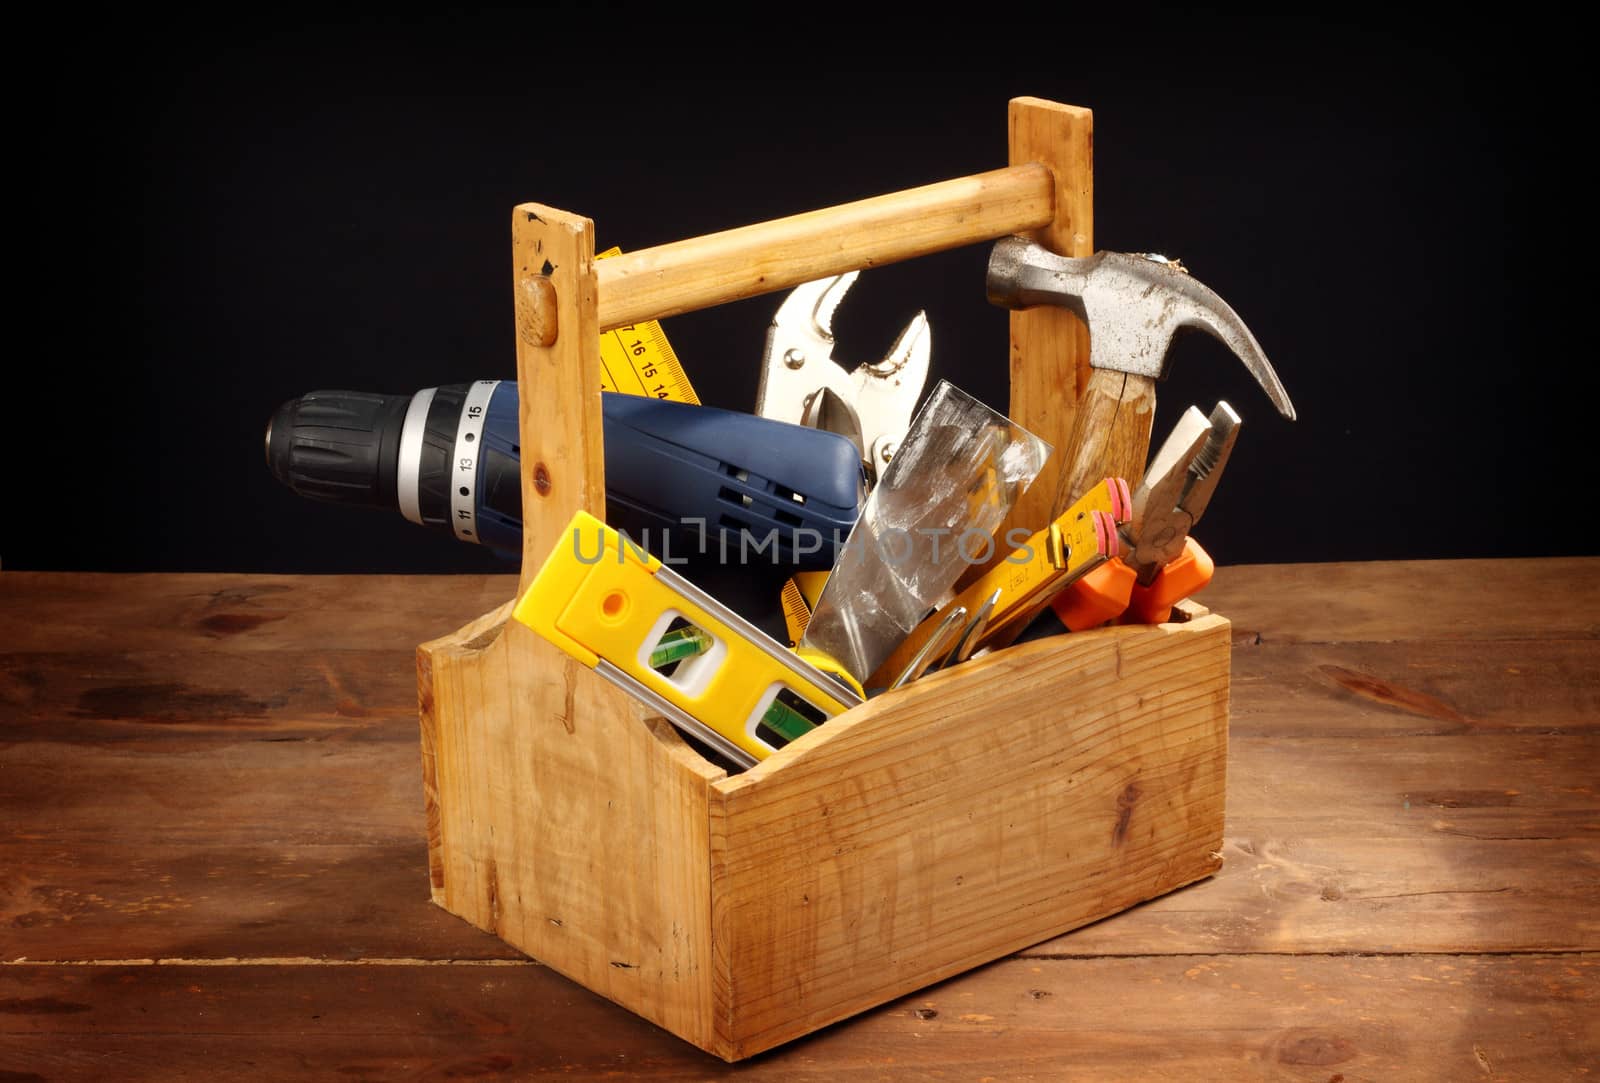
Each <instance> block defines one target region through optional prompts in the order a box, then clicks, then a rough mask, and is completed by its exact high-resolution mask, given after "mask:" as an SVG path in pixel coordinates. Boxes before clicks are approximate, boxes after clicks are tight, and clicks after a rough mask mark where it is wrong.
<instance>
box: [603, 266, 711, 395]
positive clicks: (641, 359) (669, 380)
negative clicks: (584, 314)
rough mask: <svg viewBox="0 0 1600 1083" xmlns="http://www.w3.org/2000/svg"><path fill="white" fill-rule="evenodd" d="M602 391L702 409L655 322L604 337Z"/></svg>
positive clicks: (618, 330) (639, 324) (640, 324)
mask: <svg viewBox="0 0 1600 1083" xmlns="http://www.w3.org/2000/svg"><path fill="white" fill-rule="evenodd" d="M621 251H622V249H620V248H608V249H606V250H605V251H604V252H601V253H600V254H598V255H597V256H595V258H596V259H605V258H607V257H608V256H615V255H617V254H618V253H620V252H621ZM600 390H602V391H620V392H622V393H623V394H624V395H638V396H641V397H642V398H647V399H668V400H670V401H672V402H687V403H690V404H692V405H694V406H699V405H700V396H699V395H696V394H695V393H694V386H693V385H692V384H690V383H689V375H688V373H686V372H684V371H683V363H682V362H681V361H679V360H678V355H677V354H676V353H674V352H673V349H672V343H670V342H668V341H667V336H666V335H665V334H664V333H663V332H662V330H661V324H659V323H658V322H656V321H655V320H645V321H644V322H643V323H630V324H629V325H628V326H626V327H618V328H617V329H616V330H614V331H604V332H602V333H601V335H600Z"/></svg>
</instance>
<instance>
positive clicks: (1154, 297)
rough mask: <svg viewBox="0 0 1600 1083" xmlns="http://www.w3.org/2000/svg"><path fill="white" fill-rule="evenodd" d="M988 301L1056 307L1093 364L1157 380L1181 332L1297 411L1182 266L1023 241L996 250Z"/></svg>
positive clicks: (1223, 306) (1241, 328) (1247, 340)
mask: <svg viewBox="0 0 1600 1083" xmlns="http://www.w3.org/2000/svg"><path fill="white" fill-rule="evenodd" d="M988 292H989V301H990V302H991V303H992V304H996V305H999V306H1000V307H1001V308H1032V307H1033V306H1035V305H1056V306H1058V307H1061V308H1066V309H1070V310H1071V311H1073V312H1076V313H1077V314H1078V316H1079V317H1080V318H1081V319H1082V320H1083V322H1084V323H1085V324H1087V325H1088V327H1089V364H1090V365H1092V366H1093V367H1095V368H1097V369H1114V370H1116V371H1118V372H1127V373H1132V374H1135V375H1138V376H1145V377H1148V378H1150V379H1152V380H1158V379H1160V378H1161V377H1162V376H1163V375H1164V374H1165V371H1166V361H1167V350H1168V348H1169V347H1170V346H1171V345H1172V336H1173V334H1174V333H1175V332H1176V331H1177V330H1178V328H1180V327H1198V328H1201V329H1202V330H1204V331H1206V332H1207V333H1209V334H1210V335H1212V336H1213V337H1214V338H1216V339H1218V340H1220V341H1221V342H1222V343H1223V344H1224V345H1226V346H1227V347H1228V348H1229V349H1230V350H1232V351H1233V352H1234V355H1235V356H1236V357H1238V358H1239V360H1241V361H1243V362H1244V366H1245V368H1247V369H1249V370H1250V372H1251V374H1252V375H1254V376H1255V378H1256V382H1258V383H1259V384H1260V385H1261V386H1262V388H1263V389H1264V390H1265V391H1266V393H1267V397H1268V398H1269V399H1271V400H1272V404H1273V405H1274V406H1276V407H1277V408H1278V412H1279V413H1280V414H1282V415H1283V416H1284V417H1286V418H1289V419H1290V420H1291V421H1292V420H1293V419H1294V416H1295V413H1294V404H1293V403H1291V402H1290V401H1289V393H1288V392H1287V391H1285V390H1284V389H1283V384H1281V383H1279V382H1278V374H1277V373H1275V372H1273V371H1272V365H1271V363H1270V362H1268V361H1267V355H1266V354H1265V353H1264V352H1262V349H1261V345H1260V344H1259V343H1258V342H1256V337H1255V336H1254V335H1252V334H1251V333H1250V329H1249V328H1248V327H1246V326H1245V324H1244V321H1243V320H1241V319H1240V318H1239V315H1238V313H1236V312H1234V310H1233V309H1231V308H1229V307H1228V303H1227V302H1226V301H1224V300H1223V299H1222V298H1221V297H1218V296H1217V295H1216V294H1215V293H1213V292H1212V291H1211V290H1210V289H1208V288H1207V287H1206V286H1205V285H1204V284H1203V283H1201V282H1199V281H1197V280H1196V279H1194V278H1193V277H1192V276H1190V274H1189V273H1188V272H1187V271H1185V270H1184V269H1183V267H1182V266H1181V265H1179V264H1177V263H1170V262H1167V261H1166V260H1163V259H1161V258H1160V257H1152V256H1141V255H1129V254H1127V253H1124V252H1096V253H1095V254H1094V255H1092V256H1089V257H1087V258H1086V259H1072V258H1069V257H1067V256H1058V255H1056V254H1055V253H1054V252H1051V251H1050V250H1049V249H1047V248H1043V247H1041V246H1040V245H1038V244H1035V243H1034V242H1032V241H1029V240H1027V239H1026V238H1023V237H1007V238H1005V239H1003V240H1001V241H998V242H996V243H995V246H994V250H993V252H992V253H991V254H990V256H989V274H988Z"/></svg>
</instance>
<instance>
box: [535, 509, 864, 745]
mask: <svg viewBox="0 0 1600 1083" xmlns="http://www.w3.org/2000/svg"><path fill="white" fill-rule="evenodd" d="M513 616H515V617H516V619H517V620H519V621H521V622H522V623H523V624H526V625H527V626H528V627H530V628H532V629H533V630H534V631H536V632H538V633H539V634H540V635H542V636H544V638H546V639H548V640H549V641H550V642H552V643H554V644H555V645H556V646H558V647H560V648H561V649H562V650H564V651H566V652H567V653H568V654H570V655H571V656H572V657H574V658H576V659H577V660H578V661H580V662H582V663H583V664H584V665H586V666H588V667H590V668H591V669H593V670H594V671H595V672H597V673H599V674H600V675H601V676H602V677H605V678H606V679H607V680H609V681H611V682H612V683H613V684H615V685H617V686H618V687H620V688H622V689H624V690H625V691H628V692H630V693H632V694H633V695H635V696H637V697H638V698H639V699H641V700H643V701H644V702H645V703H646V704H647V705H649V706H650V707H651V708H652V709H653V710H656V711H659V712H661V714H662V715H663V716H665V717H666V718H667V719H668V720H669V721H671V722H673V723H674V724H675V725H677V726H679V727H681V728H682V729H684V730H686V731H688V732H689V733H691V734H693V735H694V736H695V737H697V738H699V739H700V740H701V741H703V742H704V743H705V744H707V745H709V746H710V747H712V748H714V749H715V750H717V751H718V752H720V753H721V754H722V755H724V756H726V757H727V758H728V759H729V760H730V761H732V762H733V763H735V764H737V765H739V766H741V767H753V766H754V765H755V764H756V763H757V762H758V761H759V760H761V759H764V758H765V757H766V756H768V755H770V754H771V753H772V752H774V751H776V750H777V749H779V748H782V747H783V746H784V745H786V744H788V743H789V742H790V741H792V740H794V739H795V738H796V737H799V736H801V735H802V734H804V733H808V732H810V731H811V730H813V729H815V728H816V727H817V726H819V725H821V724H822V723H823V722H825V721H826V720H827V719H829V718H832V717H834V716H835V715H838V714H842V713H843V712H845V711H847V710H849V709H850V708H851V707H854V706H856V705H857V704H859V703H860V702H861V696H860V695H859V694H857V692H856V691H854V690H852V689H849V688H846V687H845V686H844V685H842V684H841V683H839V681H838V680H836V679H834V678H832V677H830V676H829V675H828V674H826V673H824V672H823V671H822V670H820V669H818V668H816V667H815V666H813V665H811V664H810V663H809V662H807V661H806V660H805V659H803V658H801V657H800V656H799V655H797V654H795V653H793V652H792V651H789V650H786V649H785V648H784V647H783V646H781V645H780V644H779V643H777V642H776V641H775V640H773V639H772V638H770V637H769V636H767V635H765V634H764V633H763V632H762V631H761V630H760V629H758V628H756V627H755V626H754V625H753V624H750V623H749V622H748V621H746V620H745V619H744V618H743V617H741V616H739V615H738V614H737V613H735V612H734V611H733V610H731V609H729V608H728V607H727V606H725V605H723V604H722V603H720V602H718V601H717V600H716V599H715V598H713V597H711V596H710V595H709V594H707V593H706V592H705V591H703V590H701V589H700V588H699V587H697V586H695V585H694V584H693V583H691V582H689V581H688V580H687V579H684V578H683V577H682V576H680V575H678V574H677V573H676V572H674V571H672V569H670V568H667V567H665V566H664V565H663V564H662V563H661V561H659V560H657V559H656V558H655V557H653V556H651V555H650V554H648V553H646V552H644V551H643V550H642V549H640V548H639V547H638V546H636V545H634V544H633V543H632V542H631V541H629V540H628V539H626V538H624V537H623V536H622V535H620V534H619V533H618V532H617V531H615V530H613V529H611V528H610V527H608V526H606V525H605V524H604V523H602V522H601V521H600V520H599V519H596V518H595V517H594V516H592V515H590V514H588V513H587V512H581V511H580V512H578V513H577V514H576V515H574V516H573V517H572V521H571V522H570V523H569V524H568V525H567V529H566V530H565V531H564V532H563V535H562V538H561V540H560V541H559V542H557V543H556V547H555V549H554V550H553V551H552V552H551V553H550V555H549V557H548V558H547V559H546V560H545V562H544V565H543V566H542V567H541V568H540V569H539V573H538V574H537V575H536V576H534V579H533V582H532V583H531V584H530V585H529V587H528V590H527V592H526V593H525V594H523V596H522V598H521V600H519V601H518V602H517V605H516V608H515V610H514V611H513Z"/></svg>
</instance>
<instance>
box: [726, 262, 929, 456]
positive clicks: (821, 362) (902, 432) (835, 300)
mask: <svg viewBox="0 0 1600 1083" xmlns="http://www.w3.org/2000/svg"><path fill="white" fill-rule="evenodd" d="M859 274H860V272H859V271H851V272H849V273H847V274H842V275H834V276H833V277H832V278H821V279H817V280H816V281H814V282H807V283H805V284H804V285H801V286H797V287H796V288H795V289H793V290H792V291H790V293H789V296H788V297H787V298H786V299H785V300H784V302H783V304H782V305H780V306H779V307H778V311H777V314H776V315H774V316H773V318H772V326H771V328H770V329H769V330H768V331H767V347H766V353H765V356H764V359H763V364H762V368H761V384H760V386H759V388H758V389H757V391H756V409H755V412H756V413H757V414H760V415H761V416H762V417H768V418H773V419H774V420H777V421H788V422H792V423H794V424H798V425H808V426H810V427H812V428H816V429H826V430H828V431H830V432H836V433H840V434H841V435H844V436H847V437H849V438H850V439H851V440H852V441H853V442H854V443H855V445H856V447H857V448H858V449H860V451H861V459H862V462H863V463H864V464H865V465H866V468H867V479H868V482H869V483H871V484H876V482H877V480H878V478H879V477H881V476H882V474H883V472H884V470H885V469H886V468H887V467H888V464H889V462H890V461H891V460H892V459H893V458H894V454H895V452H896V451H897V450H898V449H899V446H900V444H901V443H902V442H903V441H904V440H905V436H906V429H907V427H908V426H909V425H910V423H911V415H912V413H913V412H914V411H915V410H916V407H917V400H918V399H919V398H920V397H921V396H922V388H923V385H924V384H925V383H926V382H927V379H928V358H929V353H930V349H931V337H932V334H931V332H930V331H929V329H928V317H927V315H926V314H925V313H921V312H919V313H917V315H916V316H915V317H913V318H912V320H911V322H910V323H908V324H907V325H906V327H905V329H904V330H902V331H901V332H900V337H899V338H898V339H896V340H895V343H894V345H893V346H892V347H890V349H889V352H888V353H887V354H886V355H885V356H884V358H883V360H881V361H877V362H868V363H865V364H861V365H858V366H856V367H855V368H854V369H853V370H850V371H848V372H847V371H846V370H845V369H844V367H843V366H841V365H840V364H839V363H838V362H837V361H835V360H834V358H833V349H834V338H833V313H834V310H835V309H836V308H838V307H839V302H840V300H842V299H843V297H844V295H845V294H846V293H847V292H849V290H850V287H851V286H852V285H853V284H854V283H855V280H856V277H857V276H858V275H859Z"/></svg>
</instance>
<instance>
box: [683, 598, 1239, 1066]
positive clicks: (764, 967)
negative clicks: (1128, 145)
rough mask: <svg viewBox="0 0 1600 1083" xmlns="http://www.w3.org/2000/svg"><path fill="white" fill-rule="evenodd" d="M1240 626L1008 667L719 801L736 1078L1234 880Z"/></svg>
mask: <svg viewBox="0 0 1600 1083" xmlns="http://www.w3.org/2000/svg"><path fill="white" fill-rule="evenodd" d="M1228 665H1229V625H1228V622H1227V621H1226V620H1225V619H1223V618H1221V617H1218V616H1212V615H1205V616H1198V617H1197V618H1196V619H1194V620H1193V621H1191V622H1189V623H1187V624H1179V625H1159V626H1144V627H1122V628H1110V629H1103V630H1099V631H1095V632H1086V633H1079V634H1076V635H1070V636H1061V637H1055V638H1052V639H1048V640H1042V641H1037V642H1033V643H1028V644H1024V645H1021V646H1018V647H1013V648H1010V649H1007V650H1004V651H1000V652H998V653H996V654H994V655H991V656H988V657H986V658H983V659H978V660H975V661H974V662H970V663H968V664H967V665H964V666H961V667H959V668H957V669H953V670H949V671H945V672H941V673H936V674H933V675H931V676H929V677H926V678H924V679H923V680H921V681H918V682H917V683H915V684H913V685H910V686H908V687H907V688H906V689H904V690H902V691H900V692H898V693H896V694H895V695H894V696H892V697H883V698H881V699H876V700H872V701H869V702H868V703H867V704H865V705H863V706H862V707H859V708H856V709H855V710H852V711H851V712H849V713H848V714H847V715H844V716H841V717H840V718H836V719H833V720H831V721H830V722H828V723H827V724H826V725H824V726H823V727H821V728H820V729H819V730H817V731H815V732H813V733H810V734H807V735H806V736H805V737H803V738H801V739H800V740H799V741H797V742H796V743H795V744H794V745H791V746H790V747H789V748H787V749H784V750H783V751H782V752H779V753H777V754H775V755H774V756H772V757H770V758H769V759H767V760H765V761H763V763H761V764H760V765H758V766H757V767H755V768H753V769H751V770H750V771H747V772H745V773H744V774H741V775H739V776H736V777H732V778H728V779H726V780H724V781H721V782H718V783H715V784H713V786H712V808H711V814H712V830H711V847H712V857H713V860H712V895H713V901H712V908H713V915H714V924H715V927H716V930H717V933H716V944H715V951H714V954H715V960H716V971H715V984H714V986H713V1002H714V1003H713V1006H712V1010H713V1013H714V1020H715V1025H716V1026H717V1028H718V1032H719V1043H720V1042H721V1041H725V1042H727V1043H728V1044H729V1046H730V1047H731V1048H732V1050H733V1055H734V1056H735V1057H746V1056H750V1055H752V1054H754V1053H757V1052H760V1051H761V1050H763V1049H767V1048H770V1047H772V1046H774V1045H777V1044H779V1043H782V1042H785V1041H788V1040H790V1039H792V1038H795V1037H797V1036H799V1035H801V1034H805V1033H809V1032H810V1031H813V1030H815V1029H816V1028H818V1027H820V1026H824V1025H826V1024H828V1023H831V1022H834V1021H836V1020H838V1019H842V1018H845V1017H846V1016H849V1015H852V1014H854V1013H856V1012H858V1011H861V1010H863V1009H865V1008H868V1007H871V1006H873V1005H876V1004H880V1003H883V1002H884V1001H887V1000H890V999H893V998H894V997H897V996H901V995H904V994H906V993H909V992H912V991H914V990H916V989H919V988H922V987H924V986H926V985H928V984H930V983H932V982H935V981H938V980H940V979H942V978H945V977H948V976H950V975H953V974H956V973H959V972H961V971H963V970H966V969H968V968H970V967H973V966H977V965H979V964H981V963H984V962H987V961H989V960H992V959H995V958H998V957H1000V956H1002V955H1006V954H1008V953H1010V952H1014V951H1017V950H1019V949H1022V948H1025V947H1028V946H1029V945H1032V944H1036V943H1038V942H1040V941H1042V940H1045V939H1048V938H1050V937H1052V936H1056V935H1059V934H1060V933H1063V932H1066V931H1067V930H1070V929H1073V928H1076V927H1078V926H1080V925H1084V924H1087V923H1088V922H1091V921H1095V920H1098V919H1099V918H1103V917H1106V916H1108V915H1110V914H1113V913H1116V912H1118V911H1120V910H1123V909H1126V908H1127V907H1129V906H1132V905H1134V904H1135V903H1138V902H1142V901H1144V900H1146V899H1149V898H1153V897H1154V896H1156V895H1160V894H1163V893H1165V892H1168V891H1171V890H1172V889H1174V888H1176V887H1179V886H1182V885H1184V884H1187V883H1190V882H1192V881H1195V880H1198V879H1201V878H1202V877H1205V876H1208V875H1210V874H1211V873H1213V872H1215V871H1216V870H1217V869H1218V868H1219V867H1220V865H1221V857H1220V851H1221V849H1222V833H1223V812H1224V803H1225V798H1224V793H1225V775H1226V766H1227V727H1228Z"/></svg>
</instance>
